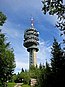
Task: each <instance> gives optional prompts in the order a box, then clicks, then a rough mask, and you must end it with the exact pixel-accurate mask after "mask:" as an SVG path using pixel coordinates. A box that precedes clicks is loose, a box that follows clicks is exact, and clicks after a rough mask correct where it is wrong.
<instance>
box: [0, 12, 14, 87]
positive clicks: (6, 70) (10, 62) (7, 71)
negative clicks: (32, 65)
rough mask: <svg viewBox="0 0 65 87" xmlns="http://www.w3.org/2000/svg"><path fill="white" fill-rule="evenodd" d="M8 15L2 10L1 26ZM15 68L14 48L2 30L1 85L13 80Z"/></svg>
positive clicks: (0, 53) (0, 13)
mask: <svg viewBox="0 0 65 87" xmlns="http://www.w3.org/2000/svg"><path fill="white" fill-rule="evenodd" d="M5 20H6V16H5V15H4V14H3V13H2V12H0V26H2V25H3V24H4V22H5ZM14 68H15V61H14V53H13V49H12V48H10V43H9V42H8V43H7V42H6V37H5V35H4V34H3V33H2V32H1V30H0V86H1V87H7V81H9V80H11V77H12V73H13V71H14Z"/></svg>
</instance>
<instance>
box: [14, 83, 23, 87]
mask: <svg viewBox="0 0 65 87" xmlns="http://www.w3.org/2000/svg"><path fill="white" fill-rule="evenodd" d="M21 85H22V83H17V84H16V85H15V86H14V87H21Z"/></svg>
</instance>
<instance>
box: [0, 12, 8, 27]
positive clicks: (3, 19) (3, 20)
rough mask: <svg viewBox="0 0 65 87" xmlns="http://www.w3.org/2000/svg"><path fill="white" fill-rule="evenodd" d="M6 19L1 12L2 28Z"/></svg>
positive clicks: (0, 24) (0, 22) (0, 23)
mask: <svg viewBox="0 0 65 87" xmlns="http://www.w3.org/2000/svg"><path fill="white" fill-rule="evenodd" d="M6 19H7V17H6V16H5V15H4V14H3V13H2V12H0V26H3V24H4V23H5V20H6Z"/></svg>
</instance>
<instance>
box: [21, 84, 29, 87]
mask: <svg viewBox="0 0 65 87" xmlns="http://www.w3.org/2000/svg"><path fill="white" fill-rule="evenodd" d="M22 87H30V85H27V84H23V85H22Z"/></svg>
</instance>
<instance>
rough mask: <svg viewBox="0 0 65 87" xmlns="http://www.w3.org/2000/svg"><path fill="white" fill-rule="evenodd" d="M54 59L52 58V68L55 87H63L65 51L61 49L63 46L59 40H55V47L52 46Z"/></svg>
mask: <svg viewBox="0 0 65 87" xmlns="http://www.w3.org/2000/svg"><path fill="white" fill-rule="evenodd" d="M51 54H52V58H51V67H52V73H53V77H54V78H53V80H54V82H55V83H54V84H53V85H54V86H56V85H57V87H59V85H60V86H61V87H63V81H64V80H63V79H64V76H65V75H64V76H63V70H65V69H64V68H63V67H64V66H65V65H64V64H65V62H64V61H65V58H64V56H63V51H62V49H61V45H60V44H58V42H57V40H56V39H54V42H53V46H52V51H51Z"/></svg>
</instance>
